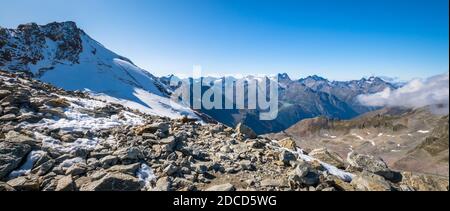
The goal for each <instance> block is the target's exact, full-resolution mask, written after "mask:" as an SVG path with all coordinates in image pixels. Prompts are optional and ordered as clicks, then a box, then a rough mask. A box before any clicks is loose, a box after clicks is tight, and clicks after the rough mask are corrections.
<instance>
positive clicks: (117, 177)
mask: <svg viewBox="0 0 450 211" xmlns="http://www.w3.org/2000/svg"><path fill="white" fill-rule="evenodd" d="M140 189H141V184H140V183H139V180H138V179H137V178H135V177H133V176H130V175H128V174H123V173H108V174H107V175H106V176H104V177H103V178H101V179H100V180H97V181H93V182H90V183H87V184H85V185H83V186H82V187H81V189H80V190H81V191H139V190H140Z"/></svg>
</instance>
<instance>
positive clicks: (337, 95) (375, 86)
mask: <svg viewBox="0 0 450 211" xmlns="http://www.w3.org/2000/svg"><path fill="white" fill-rule="evenodd" d="M0 69H3V70H7V71H12V72H17V71H22V72H23V71H25V72H28V73H30V74H32V75H33V76H34V77H35V78H38V79H39V80H42V81H45V82H48V83H51V84H53V85H56V86H58V87H61V88H64V89H66V90H87V91H90V92H91V93H92V94H93V95H94V96H96V97H97V98H100V99H103V100H108V101H113V102H117V103H121V104H123V105H126V106H128V107H131V108H135V109H139V110H141V111H142V112H146V113H149V114H153V115H159V116H166V117H171V118H179V117H181V116H183V115H188V116H191V117H194V118H200V117H199V115H197V114H198V113H202V115H203V114H206V115H208V116H210V117H212V118H213V119H215V120H217V121H218V122H221V123H224V124H226V125H228V126H236V125H237V124H238V123H241V122H242V123H244V124H246V125H248V126H249V127H251V128H252V129H253V130H255V132H256V133H258V134H264V133H271V132H279V131H282V130H285V129H287V128H289V127H290V126H292V125H293V124H295V123H297V122H298V121H300V120H302V119H306V118H312V117H317V116H326V117H328V118H336V119H350V118H353V117H356V116H358V115H360V114H363V113H365V112H368V111H372V110H374V109H376V108H373V107H367V106H363V105H361V104H359V103H358V101H357V100H356V96H358V95H360V94H371V93H376V92H380V91H382V90H384V89H386V88H390V89H395V88H396V85H394V84H391V83H389V82H386V81H384V80H382V79H381V78H377V77H371V78H369V79H361V80H355V81H328V80H327V79H324V78H322V77H319V76H310V77H307V78H303V79H300V80H292V79H291V78H290V77H289V76H288V75H287V74H279V75H278V78H279V84H278V87H279V108H280V111H279V115H278V117H277V118H276V119H275V120H271V121H260V120H259V113H260V112H261V111H260V110H258V109H256V110H239V109H231V110H221V109H215V110H207V109H199V110H197V111H193V110H192V109H190V108H189V107H186V106H183V105H179V104H173V103H170V101H169V95H170V93H171V92H172V91H173V90H174V89H175V88H176V87H173V86H170V84H169V82H170V80H171V79H176V80H175V81H177V80H178V81H181V79H178V78H175V76H173V75H171V76H168V77H161V78H157V77H155V76H154V75H152V74H151V73H150V72H148V71H146V70H143V69H141V68H139V67H137V66H136V65H135V64H133V62H132V61H130V60H129V59H127V58H125V57H123V56H120V55H117V54H116V53H114V52H112V51H110V50H108V49H107V48H106V47H104V46H103V45H101V44H100V43H98V42H97V41H95V40H94V39H92V38H91V37H89V35H87V34H86V33H85V32H84V31H83V30H81V29H79V28H78V27H77V26H76V24H75V23H74V22H63V23H56V22H55V23H50V24H47V25H43V26H39V25H37V24H34V23H32V24H24V25H20V26H18V28H17V29H5V28H1V29H0ZM248 77H249V78H255V77H253V76H248ZM191 80H192V81H193V82H195V83H199V82H200V80H199V79H191ZM202 80H203V81H214V80H232V81H235V80H237V79H236V78H233V77H225V78H214V77H207V78H202ZM208 86H209V85H208V83H206V84H204V86H203V90H204V91H205V90H207V89H208V88H209V87H208ZM193 100H194V99H193ZM195 100H199V99H195ZM226 100H227V99H226ZM228 100H229V99H228ZM246 100H247V99H246ZM196 113H197V114H196Z"/></svg>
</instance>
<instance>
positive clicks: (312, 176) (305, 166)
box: [289, 161, 320, 186]
mask: <svg viewBox="0 0 450 211" xmlns="http://www.w3.org/2000/svg"><path fill="white" fill-rule="evenodd" d="M319 176H320V175H319V173H318V172H317V170H315V169H313V168H312V167H311V165H310V164H309V163H306V162H304V161H301V162H299V163H298V165H297V166H296V167H295V169H294V171H292V172H291V173H290V178H289V179H290V181H292V182H294V183H295V184H297V185H301V186H303V185H306V186H313V185H316V184H318V183H319V181H320V177H319Z"/></svg>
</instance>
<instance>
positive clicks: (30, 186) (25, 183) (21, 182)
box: [7, 176, 39, 191]
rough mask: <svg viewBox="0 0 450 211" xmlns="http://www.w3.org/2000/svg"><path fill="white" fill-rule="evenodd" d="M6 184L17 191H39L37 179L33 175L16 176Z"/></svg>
mask: <svg viewBox="0 0 450 211" xmlns="http://www.w3.org/2000/svg"><path fill="white" fill-rule="evenodd" d="M7 184H8V185H9V186H11V187H13V188H14V189H15V190H17V191H39V179H38V178H37V177H34V176H26V177H18V178H15V179H12V180H9V181H8V182H7Z"/></svg>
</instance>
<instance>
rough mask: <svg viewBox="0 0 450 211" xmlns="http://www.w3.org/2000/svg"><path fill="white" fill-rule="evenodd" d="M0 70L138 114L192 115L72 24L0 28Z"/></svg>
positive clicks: (127, 61) (151, 79)
mask: <svg viewBox="0 0 450 211" xmlns="http://www.w3.org/2000/svg"><path fill="white" fill-rule="evenodd" d="M0 68H1V69H4V70H7V71H10V72H17V71H25V72H28V73H32V74H33V75H34V77H35V78H38V79H39V80H41V81H44V82H48V83H51V84H53V85H55V86H57V87H61V88H64V89H66V90H88V91H90V92H91V93H93V94H96V95H99V96H102V97H103V98H105V99H108V100H113V101H116V102H120V103H122V104H127V105H128V106H130V107H133V108H137V109H139V110H141V111H143V112H147V113H151V114H155V115H162V116H168V117H179V116H180V115H184V114H186V115H189V116H196V115H195V114H194V113H193V112H192V111H191V110H190V109H189V108H184V107H182V106H176V107H177V108H174V107H173V106H172V104H171V103H170V100H169V98H168V94H169V93H170V91H169V90H168V89H167V87H166V86H165V85H164V84H162V83H161V82H160V81H159V80H158V78H156V77H155V76H153V75H152V74H151V73H150V72H148V71H146V70H144V69H141V68H139V67H138V66H136V65H135V64H134V63H133V62H132V61H131V60H130V59H127V58H125V57H123V56H120V55H118V54H116V53H114V52H113V51H111V50H109V49H107V48H106V47H105V46H103V45H102V44H100V43H99V42H97V41H96V40H94V39H93V38H91V37H90V36H89V35H88V34H87V33H85V32H84V31H83V30H82V29H80V28H78V26H77V24H76V23H75V22H71V21H68V22H53V23H49V24H46V25H38V24H36V23H29V24H22V25H19V26H18V27H17V29H5V28H1V29H0Z"/></svg>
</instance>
